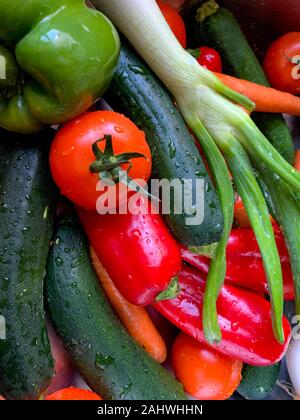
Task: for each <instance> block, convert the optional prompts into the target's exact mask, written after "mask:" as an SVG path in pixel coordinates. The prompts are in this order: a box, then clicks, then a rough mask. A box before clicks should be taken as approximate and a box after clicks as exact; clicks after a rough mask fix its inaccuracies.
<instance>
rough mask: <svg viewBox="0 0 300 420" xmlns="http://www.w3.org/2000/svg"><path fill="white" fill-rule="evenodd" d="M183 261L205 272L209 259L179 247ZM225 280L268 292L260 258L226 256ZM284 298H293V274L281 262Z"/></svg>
mask: <svg viewBox="0 0 300 420" xmlns="http://www.w3.org/2000/svg"><path fill="white" fill-rule="evenodd" d="M181 256H182V259H183V261H185V262H186V263H188V264H190V265H191V266H193V267H195V268H197V269H198V270H200V271H202V272H203V273H205V274H207V273H208V271H209V264H210V259H209V258H207V257H205V256H203V255H196V254H193V253H191V252H190V251H189V250H188V249H187V248H182V249H181ZM226 265H227V267H226V277H225V282H226V283H228V284H233V285H235V286H239V287H243V288H245V289H249V290H252V291H255V292H258V293H261V294H269V291H268V284H267V279H266V275H265V271H264V266H263V261H262V259H261V258H253V257H235V256H230V255H229V256H227V262H226ZM281 268H282V277H283V293H284V300H294V299H295V289H294V282H293V274H292V270H291V266H290V264H289V263H282V264H281Z"/></svg>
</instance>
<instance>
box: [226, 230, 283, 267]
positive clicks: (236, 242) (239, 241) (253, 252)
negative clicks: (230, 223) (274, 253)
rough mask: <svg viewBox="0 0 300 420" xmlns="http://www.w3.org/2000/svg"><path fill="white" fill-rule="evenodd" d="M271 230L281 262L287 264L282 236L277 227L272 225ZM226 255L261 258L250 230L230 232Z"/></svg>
mask: <svg viewBox="0 0 300 420" xmlns="http://www.w3.org/2000/svg"><path fill="white" fill-rule="evenodd" d="M273 230H274V234H275V239H276V244H277V248H278V252H279V255H280V259H281V262H288V261H289V253H288V250H287V248H286V245H285V240H284V236H283V234H282V232H281V230H280V228H279V227H278V225H276V224H273ZM227 255H235V256H248V257H259V258H261V253H260V250H259V246H258V243H257V240H256V238H255V235H254V232H253V230H252V229H251V228H239V229H233V230H232V231H231V234H230V238H229V241H228V245H227Z"/></svg>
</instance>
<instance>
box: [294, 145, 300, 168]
mask: <svg viewBox="0 0 300 420" xmlns="http://www.w3.org/2000/svg"><path fill="white" fill-rule="evenodd" d="M294 166H295V169H297V171H300V149H299V150H297V151H296V153H295V165H294Z"/></svg>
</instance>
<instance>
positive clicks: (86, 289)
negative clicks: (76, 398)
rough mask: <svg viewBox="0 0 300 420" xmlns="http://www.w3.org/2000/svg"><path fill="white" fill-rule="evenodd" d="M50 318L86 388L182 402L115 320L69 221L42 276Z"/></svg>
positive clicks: (178, 390)
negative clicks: (44, 279)
mask: <svg viewBox="0 0 300 420" xmlns="http://www.w3.org/2000/svg"><path fill="white" fill-rule="evenodd" d="M46 293H47V302H48V307H49V313H50V317H51V319H52V322H53V325H54V327H55V329H56V331H57V333H58V334H59V336H60V338H61V339H62V342H63V344H64V346H65V348H66V350H67V352H68V353H69V356H70V358H71V360H72V362H73V364H74V366H75V367H76V369H77V370H78V372H79V373H80V374H81V375H82V377H83V378H84V379H85V381H86V382H87V384H88V385H89V386H90V387H91V388H92V389H93V390H94V391H95V392H97V393H98V394H99V395H101V396H102V397H103V398H105V399H125V400H127V399H128V400H165V399H167V400H181V399H185V394H184V392H183V390H182V387H181V385H180V384H179V383H178V382H177V381H176V380H175V379H174V378H173V377H172V376H171V375H170V373H168V372H167V371H165V370H164V369H163V368H162V367H161V366H160V365H159V364H158V363H156V362H155V361H154V360H153V359H152V358H150V356H148V354H146V353H145V351H144V350H143V349H142V348H141V347H139V346H138V345H137V344H136V343H135V342H134V341H133V339H132V338H131V337H130V336H129V335H128V334H127V332H126V331H125V329H124V327H123V326H122V325H121V323H120V321H119V320H118V319H117V317H116V315H115V314H114V312H113V310H112V308H111V306H110V304H109V303H108V301H107V299H106V297H105V294H104V291H103V289H102V287H101V286H100V284H99V281H98V279H97V276H96V274H95V271H94V269H93V267H92V265H91V262H90V257H89V251H88V244H87V241H86V238H85V236H84V235H83V233H82V231H81V229H80V227H79V225H78V222H77V220H76V219H74V218H73V217H72V216H65V217H63V218H61V219H60V220H59V227H58V231H57V233H56V235H55V237H54V239H53V246H52V248H51V251H50V254H49V258H48V264H47V276H46Z"/></svg>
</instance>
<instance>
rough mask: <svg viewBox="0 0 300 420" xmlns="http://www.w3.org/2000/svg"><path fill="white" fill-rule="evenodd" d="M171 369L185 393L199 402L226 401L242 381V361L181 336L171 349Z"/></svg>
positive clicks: (183, 335)
mask: <svg viewBox="0 0 300 420" xmlns="http://www.w3.org/2000/svg"><path fill="white" fill-rule="evenodd" d="M172 366H173V369H174V372H175V375H176V378H177V379H178V380H179V382H181V383H182V385H183V387H184V389H185V391H186V392H187V393H188V394H189V395H191V396H192V397H194V398H197V399H198V400H225V399H227V398H229V397H230V396H231V395H232V394H233V392H234V391H235V390H236V389H237V387H238V385H239V383H240V381H241V378H242V376H241V372H242V367H243V366H242V362H240V361H238V360H235V359H232V358H230V357H228V356H225V355H224V354H221V353H219V352H217V351H216V350H214V349H212V348H210V347H208V346H206V345H205V344H203V343H200V342H199V341H196V340H195V339H194V338H192V337H190V336H188V335H186V334H184V333H180V334H179V335H178V336H177V338H176V340H175V342H174V345H173V349H172Z"/></svg>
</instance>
